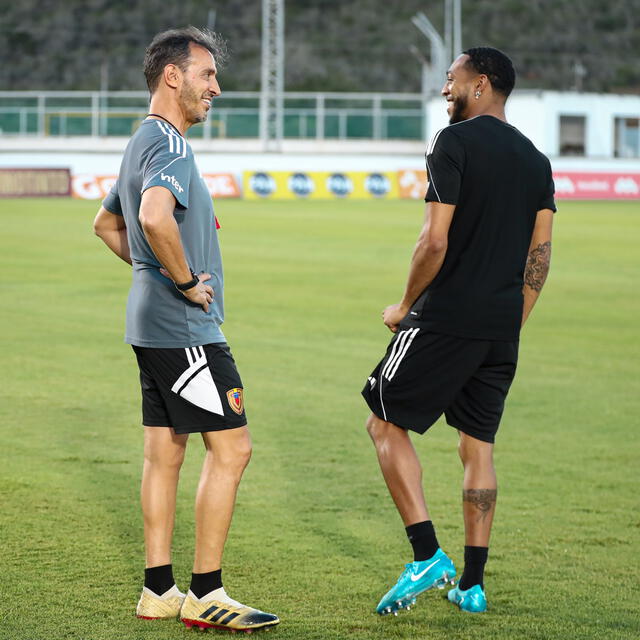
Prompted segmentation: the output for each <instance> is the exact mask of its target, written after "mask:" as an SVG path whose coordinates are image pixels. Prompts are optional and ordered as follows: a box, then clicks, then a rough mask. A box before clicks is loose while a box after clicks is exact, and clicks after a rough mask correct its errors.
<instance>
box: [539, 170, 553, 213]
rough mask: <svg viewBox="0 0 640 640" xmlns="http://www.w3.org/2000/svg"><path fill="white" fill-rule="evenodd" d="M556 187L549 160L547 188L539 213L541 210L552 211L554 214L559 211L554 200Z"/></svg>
mask: <svg viewBox="0 0 640 640" xmlns="http://www.w3.org/2000/svg"><path fill="white" fill-rule="evenodd" d="M555 190H556V188H555V185H554V183H553V173H552V172H551V164H550V163H549V160H547V175H546V187H545V189H544V191H543V196H542V200H541V201H540V204H539V205H538V211H540V210H541V209H551V211H553V212H554V213H555V212H556V211H557V209H556V202H555V199H554V194H555Z"/></svg>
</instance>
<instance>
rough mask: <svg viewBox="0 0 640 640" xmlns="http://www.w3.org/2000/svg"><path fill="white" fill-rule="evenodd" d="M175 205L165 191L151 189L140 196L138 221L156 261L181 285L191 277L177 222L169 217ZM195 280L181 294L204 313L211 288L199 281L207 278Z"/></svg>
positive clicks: (171, 197)
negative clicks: (191, 285) (198, 306)
mask: <svg viewBox="0 0 640 640" xmlns="http://www.w3.org/2000/svg"><path fill="white" fill-rule="evenodd" d="M175 206H176V200H175V198H174V197H173V194H172V193H171V192H170V191H169V190H168V189H165V188H164V187H151V188H150V189H147V190H146V191H145V192H144V193H143V194H142V201H141V202H140V212H139V219H140V224H141V225H142V230H143V231H144V235H145V237H146V238H147V242H148V243H149V246H150V247H151V249H152V251H153V253H154V254H155V256H156V258H157V259H158V261H159V262H160V264H161V265H162V266H163V267H164V269H165V270H166V271H167V273H168V274H169V276H170V278H171V279H172V280H173V281H174V282H177V283H180V284H182V283H185V282H189V281H190V280H191V279H192V276H191V270H190V269H189V265H188V264H187V260H186V258H185V255H184V248H183V246H182V240H181V238H180V230H179V229H178V223H177V222H176V219H175V218H174V217H173V211H174V209H175ZM198 277H199V278H200V282H199V283H198V284H196V285H195V286H194V287H192V288H191V289H187V290H186V291H183V292H182V294H183V295H184V296H185V297H186V298H187V299H189V300H190V301H191V302H195V303H196V304H199V305H201V306H202V308H203V309H204V310H205V311H208V310H209V303H210V302H211V301H212V299H213V289H212V288H211V287H210V286H209V285H207V284H203V282H202V281H203V280H209V279H210V278H211V275H210V274H200V275H199V276H198Z"/></svg>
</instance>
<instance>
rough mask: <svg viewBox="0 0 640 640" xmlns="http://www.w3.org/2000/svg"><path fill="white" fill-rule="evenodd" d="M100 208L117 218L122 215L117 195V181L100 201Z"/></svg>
mask: <svg viewBox="0 0 640 640" xmlns="http://www.w3.org/2000/svg"><path fill="white" fill-rule="evenodd" d="M102 206H103V207H104V208H105V209H106V210H107V211H109V212H110V213H114V214H115V215H117V216H121V215H123V214H122V205H121V204H120V195H119V193H118V181H117V180H116V181H115V182H114V183H113V186H112V187H111V189H110V190H109V193H107V195H106V197H105V199H104V200H103V201H102Z"/></svg>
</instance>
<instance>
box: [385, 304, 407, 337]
mask: <svg viewBox="0 0 640 640" xmlns="http://www.w3.org/2000/svg"><path fill="white" fill-rule="evenodd" d="M407 313H409V309H407V308H406V307H404V306H402V305H401V304H400V303H398V304H392V305H389V306H388V307H387V308H386V309H385V310H384V311H383V312H382V321H383V322H384V323H385V324H386V325H387V327H389V329H390V330H391V331H393V333H395V332H396V331H397V330H398V325H399V324H400V323H401V322H402V320H403V318H404V317H405V316H406V315H407Z"/></svg>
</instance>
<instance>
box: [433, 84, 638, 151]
mask: <svg viewBox="0 0 640 640" xmlns="http://www.w3.org/2000/svg"><path fill="white" fill-rule="evenodd" d="M506 113H507V119H508V120H509V122H510V123H511V124H512V125H513V126H514V127H517V128H518V129H519V130H520V131H522V133H523V134H524V135H525V136H527V138H529V139H530V140H531V141H532V142H533V143H534V144H535V145H536V147H537V148H538V149H540V151H542V152H543V153H544V154H545V155H547V156H549V157H550V158H554V157H557V156H558V154H559V151H560V131H559V127H560V116H561V115H565V116H585V118H586V121H585V125H586V130H585V138H586V156H587V158H592V159H606V160H610V159H614V158H613V152H614V147H615V144H614V143H615V140H614V135H615V134H614V123H615V119H616V118H619V117H626V118H640V96H628V95H614V94H597V93H577V92H559V91H514V92H513V94H512V95H511V97H510V98H509V100H508V101H507V109H506ZM428 114H429V126H428V130H429V137H431V136H432V135H433V134H435V133H436V132H437V131H439V130H440V129H441V128H442V127H445V126H446V125H447V124H448V117H447V113H446V104H445V100H444V98H442V97H440V98H433V99H432V100H430V102H429V105H428ZM572 160H573V159H572ZM576 160H577V161H578V162H579V163H580V159H577V158H576ZM614 161H615V159H614ZM638 162H640V161H636V164H637V163H638Z"/></svg>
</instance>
